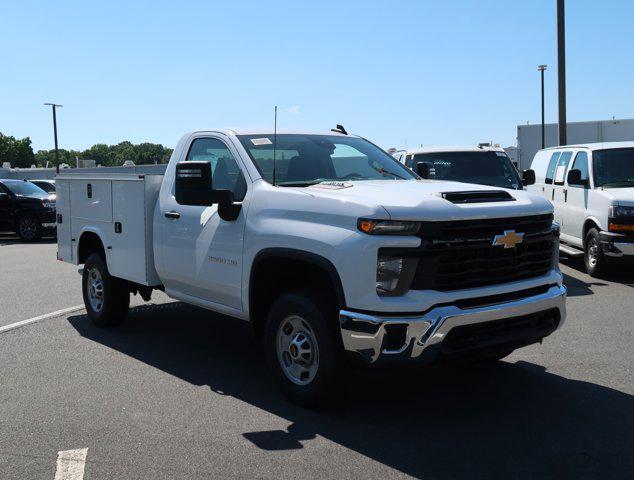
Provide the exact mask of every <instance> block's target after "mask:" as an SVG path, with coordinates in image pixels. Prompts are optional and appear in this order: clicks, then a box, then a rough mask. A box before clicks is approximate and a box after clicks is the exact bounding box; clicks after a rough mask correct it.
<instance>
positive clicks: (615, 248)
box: [599, 232, 634, 257]
mask: <svg viewBox="0 0 634 480" xmlns="http://www.w3.org/2000/svg"><path fill="white" fill-rule="evenodd" d="M599 240H600V242H601V249H602V250H603V253H604V254H605V255H607V256H608V257H623V256H630V255H634V236H632V235H621V234H619V233H611V232H600V233H599Z"/></svg>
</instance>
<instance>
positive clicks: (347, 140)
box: [238, 134, 416, 187]
mask: <svg viewBox="0 0 634 480" xmlns="http://www.w3.org/2000/svg"><path fill="white" fill-rule="evenodd" d="M238 138H239V139H240V142H241V143H242V145H243V146H244V148H245V149H246V150H247V152H248V153H249V155H250V156H251V159H252V160H253V162H254V163H255V165H256V166H257V168H258V170H259V171H260V174H261V175H262V177H264V179H265V180H266V181H268V182H269V183H273V135H239V136H238ZM415 178H416V176H415V175H413V174H412V172H410V171H409V170H407V169H406V168H405V167H403V166H402V165H401V164H399V163H398V162H397V161H396V160H394V158H392V157H391V156H390V155H388V154H387V153H385V152H384V151H383V150H381V149H380V148H379V147H377V146H375V145H373V144H372V143H370V142H368V141H367V140H363V139H361V138H357V137H346V136H340V135H299V134H281V135H277V137H276V149H275V184H276V185H281V186H286V187H292V186H305V185H312V184H316V183H320V182H325V181H345V180H401V179H405V180H413V179H415Z"/></svg>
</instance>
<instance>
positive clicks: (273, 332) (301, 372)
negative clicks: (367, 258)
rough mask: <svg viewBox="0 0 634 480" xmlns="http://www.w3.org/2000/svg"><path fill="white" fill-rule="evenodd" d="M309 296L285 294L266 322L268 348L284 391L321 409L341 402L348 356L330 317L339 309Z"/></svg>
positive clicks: (267, 355)
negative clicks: (339, 392)
mask: <svg viewBox="0 0 634 480" xmlns="http://www.w3.org/2000/svg"><path fill="white" fill-rule="evenodd" d="M331 307H332V305H331V304H330V303H329V302H328V301H327V300H325V299H321V298H320V299H318V298H317V297H316V296H315V295H314V294H312V293H311V292H308V291H295V292H290V293H286V294H283V295H282V296H281V297H280V298H279V299H278V300H277V301H276V302H275V303H274V304H273V306H272V307H271V310H270V312H269V315H268V319H267V322H266V331H265V348H266V357H267V361H268V364H269V366H270V368H271V369H272V370H273V374H274V377H275V380H276V383H277V384H278V386H279V388H280V389H281V390H282V392H283V393H284V394H285V395H286V396H287V397H288V398H290V399H291V400H292V401H293V402H295V403H298V404H300V405H305V406H310V407H315V406H320V405H325V404H329V403H331V402H332V400H333V399H334V398H335V394H336V393H337V389H336V387H337V385H338V384H339V380H340V378H341V375H342V370H343V367H344V365H345V363H344V361H345V357H344V355H343V350H342V347H341V345H340V343H339V342H337V341H336V337H335V335H336V332H335V331H334V329H333V328H332V326H331V325H329V322H328V316H329V315H332V313H333V311H335V309H334V308H331Z"/></svg>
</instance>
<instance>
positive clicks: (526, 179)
mask: <svg viewBox="0 0 634 480" xmlns="http://www.w3.org/2000/svg"><path fill="white" fill-rule="evenodd" d="M522 183H523V184H524V186H528V185H533V184H534V183H535V170H524V171H523V172H522Z"/></svg>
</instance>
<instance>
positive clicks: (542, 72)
mask: <svg viewBox="0 0 634 480" xmlns="http://www.w3.org/2000/svg"><path fill="white" fill-rule="evenodd" d="M547 68H548V65H540V66H538V67H537V70H539V71H540V72H541V74H542V149H543V148H546V140H545V137H544V71H545V70H546V69H547Z"/></svg>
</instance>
